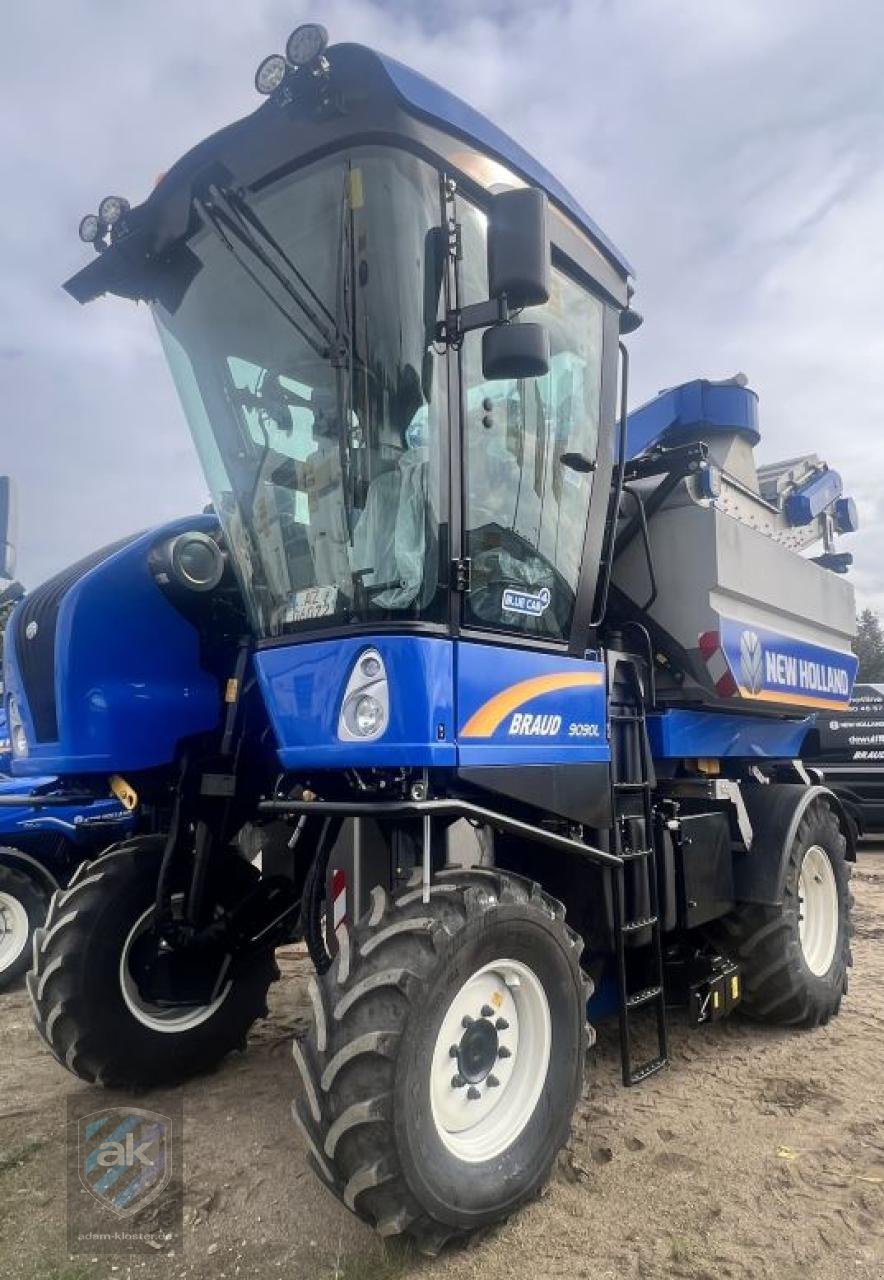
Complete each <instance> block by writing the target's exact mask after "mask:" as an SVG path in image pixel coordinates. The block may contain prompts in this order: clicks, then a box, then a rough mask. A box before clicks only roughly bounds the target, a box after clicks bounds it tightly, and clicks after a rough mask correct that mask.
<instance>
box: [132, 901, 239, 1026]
mask: <svg viewBox="0 0 884 1280" xmlns="http://www.w3.org/2000/svg"><path fill="white" fill-rule="evenodd" d="M154 910H155V908H154V907H148V909H147V911H145V912H144V914H143V915H142V916H139V918H138V919H137V920H136V922H135V924H134V925H133V926H132V928H131V929H130V930H129V934H128V936H127V938H126V941H125V943H124V944H123V951H122V955H121V956H120V990H121V991H122V993H123V999H124V1001H125V1002H126V1008H127V1009H128V1010H129V1012H130V1013H131V1014H132V1017H133V1018H136V1019H137V1021H138V1022H140V1023H141V1025H142V1026H143V1027H148V1028H150V1030H151V1031H161V1032H164V1033H166V1034H169V1035H181V1034H182V1032H185V1031H192V1030H193V1029H194V1027H199V1026H202V1024H203V1023H204V1022H208V1020H209V1018H211V1017H212V1016H213V1015H214V1014H215V1013H217V1011H218V1009H220V1007H221V1005H222V1004H223V1003H224V1001H225V1000H226V999H227V996H228V995H229V993H230V988H231V987H232V985H233V983H232V982H230V981H228V982H227V983H225V984H224V986H223V987H221V989H220V992H219V994H218V995H217V996H216V998H215V999H214V1000H213V1001H212V1002H211V1003H210V1004H205V1005H195V1006H193V1007H191V1008H188V1009H176V1008H167V1007H166V1006H165V1005H161V1004H153V1003H151V1001H149V1000H145V999H144V997H143V996H142V994H141V992H140V991H139V990H138V984H137V983H136V981H135V979H134V977H133V976H132V972H131V969H130V967H129V956H130V954H131V952H132V946H133V943H134V942H135V940H136V939H137V938H140V937H141V935H142V934H144V933H146V932H147V930H148V929H149V928H150V923H151V920H152V919H153V914H154Z"/></svg>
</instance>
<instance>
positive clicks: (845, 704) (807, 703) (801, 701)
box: [738, 685, 850, 711]
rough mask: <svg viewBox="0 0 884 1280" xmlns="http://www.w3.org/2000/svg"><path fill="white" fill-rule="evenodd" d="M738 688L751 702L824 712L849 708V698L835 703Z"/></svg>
mask: <svg viewBox="0 0 884 1280" xmlns="http://www.w3.org/2000/svg"><path fill="white" fill-rule="evenodd" d="M738 688H739V690H740V693H741V694H742V695H743V697H744V698H746V700H747V701H751V702H781V703H783V705H784V706H790V707H808V708H810V707H818V708H819V709H820V710H825V711H847V710H848V708H849V707H850V699H849V698H847V699H840V700H839V701H838V702H836V701H835V700H834V698H814V697H812V696H811V695H810V694H803V693H777V692H776V690H775V689H761V690H760V691H759V692H758V693H752V692H751V691H750V690H749V689H745V688H744V687H743V685H739V686H738Z"/></svg>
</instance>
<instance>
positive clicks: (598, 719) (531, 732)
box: [456, 641, 610, 766]
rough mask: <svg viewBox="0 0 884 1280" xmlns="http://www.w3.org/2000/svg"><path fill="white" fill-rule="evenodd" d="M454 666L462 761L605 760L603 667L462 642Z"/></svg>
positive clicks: (471, 763) (474, 763)
mask: <svg viewBox="0 0 884 1280" xmlns="http://www.w3.org/2000/svg"><path fill="white" fill-rule="evenodd" d="M456 666H457V700H456V701H457V722H458V733H457V758H458V763H459V764H461V765H468V766H479V765H522V764H581V763H586V762H598V761H601V762H605V761H607V760H609V759H610V747H609V744H608V717H607V689H606V677H605V667H604V664H603V663H601V662H593V661H590V660H588V659H580V658H569V657H567V656H566V655H562V656H559V655H558V654H550V653H535V652H532V651H531V650H527V649H507V648H503V647H502V646H497V645H487V644H474V643H469V642H464V641H460V642H458V644H457V656H456Z"/></svg>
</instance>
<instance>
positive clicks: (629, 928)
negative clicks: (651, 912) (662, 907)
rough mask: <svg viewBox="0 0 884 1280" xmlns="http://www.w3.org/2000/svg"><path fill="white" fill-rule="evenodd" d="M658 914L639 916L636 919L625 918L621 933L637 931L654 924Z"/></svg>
mask: <svg viewBox="0 0 884 1280" xmlns="http://www.w3.org/2000/svg"><path fill="white" fill-rule="evenodd" d="M658 919H659V917H658V916H640V917H639V919H638V920H627V921H626V922H625V923H624V924H623V925H622V926H621V927H622V931H623V933H638V932H640V930H642V929H648V928H650V926H651V925H652V924H656V923H657V920H658Z"/></svg>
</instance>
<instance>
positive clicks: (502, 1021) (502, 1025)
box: [494, 1018, 510, 1031]
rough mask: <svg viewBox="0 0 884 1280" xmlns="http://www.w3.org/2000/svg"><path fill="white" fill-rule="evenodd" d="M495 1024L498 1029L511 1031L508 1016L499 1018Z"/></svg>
mask: <svg viewBox="0 0 884 1280" xmlns="http://www.w3.org/2000/svg"><path fill="white" fill-rule="evenodd" d="M494 1025H495V1027H496V1028H497V1030H498V1031H509V1029H510V1024H509V1023H508V1022H507V1020H506V1018H498V1019H497V1021H496V1022H495V1024H494Z"/></svg>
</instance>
